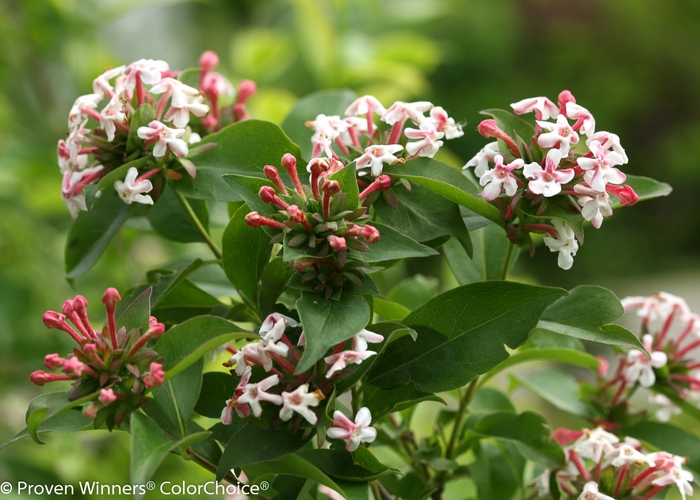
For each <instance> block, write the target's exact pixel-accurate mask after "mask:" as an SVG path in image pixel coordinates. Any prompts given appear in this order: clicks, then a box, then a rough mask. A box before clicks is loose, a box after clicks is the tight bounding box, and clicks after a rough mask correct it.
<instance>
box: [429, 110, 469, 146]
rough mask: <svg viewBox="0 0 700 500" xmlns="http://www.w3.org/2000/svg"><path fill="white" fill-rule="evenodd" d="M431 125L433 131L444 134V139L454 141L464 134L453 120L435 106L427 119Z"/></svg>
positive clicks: (460, 126)
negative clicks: (433, 128)
mask: <svg viewBox="0 0 700 500" xmlns="http://www.w3.org/2000/svg"><path fill="white" fill-rule="evenodd" d="M428 120H430V121H431V122H432V123H433V125H434V126H435V130H437V131H438V132H442V133H444V134H445V139H456V138H458V137H462V136H463V135H464V132H462V125H460V124H458V123H455V120H454V118H450V117H449V116H448V115H447V111H445V110H444V109H443V108H442V107H441V106H436V107H434V108H433V109H431V110H430V118H428Z"/></svg>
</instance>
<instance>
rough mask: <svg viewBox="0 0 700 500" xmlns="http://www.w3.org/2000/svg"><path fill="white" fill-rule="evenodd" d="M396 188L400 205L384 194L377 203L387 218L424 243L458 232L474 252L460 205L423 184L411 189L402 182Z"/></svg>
mask: <svg viewBox="0 0 700 500" xmlns="http://www.w3.org/2000/svg"><path fill="white" fill-rule="evenodd" d="M393 189H394V192H395V193H396V197H397V198H398V200H399V204H398V206H397V207H396V208H391V207H390V206H389V205H388V204H387V203H386V201H385V200H384V198H382V197H379V198H378V199H377V201H376V202H375V203H374V205H373V206H374V209H375V210H376V211H377V213H378V214H379V217H381V218H382V220H383V221H384V222H386V223H387V224H388V225H390V226H391V227H393V228H394V229H396V230H398V231H400V232H402V233H403V234H405V235H406V236H408V237H410V238H413V239H414V240H416V241H419V242H421V243H423V242H426V241H430V240H432V239H435V238H437V237H439V236H444V235H450V236H454V237H455V238H457V240H459V242H460V243H461V244H462V246H463V247H464V249H465V251H466V252H467V253H471V251H472V242H471V240H470V238H469V232H468V231H467V227H466V226H465V225H464V220H463V219H462V214H461V212H460V210H459V205H457V204H455V203H454V202H452V201H450V200H448V199H446V198H443V197H442V196H440V195H439V194H437V193H436V192H434V191H431V190H430V189H427V188H424V187H422V186H413V187H412V189H411V191H410V192H409V191H407V190H406V188H405V187H404V186H401V185H399V186H395V187H394V188H393Z"/></svg>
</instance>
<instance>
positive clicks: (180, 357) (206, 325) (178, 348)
mask: <svg viewBox="0 0 700 500" xmlns="http://www.w3.org/2000/svg"><path fill="white" fill-rule="evenodd" d="M254 336H255V335H254V334H252V333H249V332H245V331H244V330H241V329H240V328H238V327H237V326H236V325H235V324H234V323H232V322H231V321H228V320H225V319H223V318H219V317H217V316H197V317H196V318H192V319H190V320H187V321H185V322H184V323H182V324H179V325H177V326H174V327H172V328H171V329H170V330H168V331H167V332H165V333H164V334H163V336H162V337H161V338H159V339H158V342H156V345H155V347H154V349H155V350H156V352H158V354H160V355H162V356H163V357H164V358H165V361H164V362H163V368H164V369H165V371H166V374H165V378H166V379H168V378H170V377H174V376H175V375H177V374H178V373H180V372H182V371H183V370H185V369H186V368H187V367H189V366H190V365H192V364H193V363H195V362H196V361H197V360H198V359H200V358H201V357H202V356H204V355H205V354H206V353H207V352H209V351H211V350H212V349H214V348H215V347H218V346H220V345H222V344H224V343H225V342H229V341H231V340H234V339H241V338H250V337H254Z"/></svg>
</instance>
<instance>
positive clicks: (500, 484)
mask: <svg viewBox="0 0 700 500" xmlns="http://www.w3.org/2000/svg"><path fill="white" fill-rule="evenodd" d="M474 455H475V457H476V460H475V461H474V462H472V463H471V464H470V466H469V470H470V472H471V476H472V479H473V480H474V482H475V483H476V488H477V491H478V492H479V500H505V499H509V498H513V496H514V495H515V492H516V491H517V490H518V488H520V479H519V478H518V476H517V475H516V473H515V472H514V471H513V469H512V467H510V464H509V462H508V460H507V459H506V457H505V456H504V454H503V451H502V450H501V448H499V447H498V446H496V445H495V444H493V443H491V442H488V441H482V442H480V443H477V444H476V445H475V446H474Z"/></svg>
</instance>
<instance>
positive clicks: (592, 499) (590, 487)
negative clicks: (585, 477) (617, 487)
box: [578, 481, 615, 500]
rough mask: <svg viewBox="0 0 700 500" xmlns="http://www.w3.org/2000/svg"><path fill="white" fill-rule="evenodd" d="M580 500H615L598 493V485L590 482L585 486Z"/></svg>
mask: <svg viewBox="0 0 700 500" xmlns="http://www.w3.org/2000/svg"><path fill="white" fill-rule="evenodd" d="M578 500H615V499H614V498H613V497H610V496H608V495H604V494H603V493H600V492H599V491H598V483H596V482H595V481H588V482H587V483H586V484H585V485H584V486H583V491H582V492H581V494H580V495H579V497H578Z"/></svg>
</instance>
